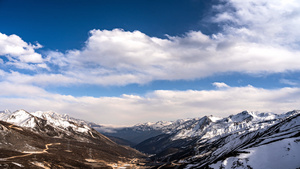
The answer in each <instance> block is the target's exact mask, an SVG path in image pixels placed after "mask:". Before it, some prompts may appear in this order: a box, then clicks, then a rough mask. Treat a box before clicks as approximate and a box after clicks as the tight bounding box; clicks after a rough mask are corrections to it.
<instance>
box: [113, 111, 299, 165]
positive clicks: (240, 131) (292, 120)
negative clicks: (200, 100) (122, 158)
mask: <svg viewBox="0 0 300 169" xmlns="http://www.w3.org/2000/svg"><path fill="white" fill-rule="evenodd" d="M156 124H161V125H156ZM112 130H113V129H112ZM120 130H123V131H125V130H124V129H117V132H115V133H116V136H118V135H117V134H118V132H119V131H120ZM131 130H133V131H134V130H135V131H138V132H141V133H142V132H143V131H146V132H149V131H159V132H160V133H161V134H158V135H156V136H154V137H151V138H148V139H146V140H144V141H142V142H141V143H139V144H137V145H136V146H135V148H137V149H138V150H140V151H142V152H145V153H148V154H153V156H152V160H153V161H156V162H158V163H161V165H162V166H161V168H175V167H182V168H223V167H225V168H266V167H267V168H282V167H283V166H284V167H283V168H297V167H300V162H299V160H296V159H300V153H298V152H300V143H299V139H300V134H299V133H300V112H299V111H291V112H288V113H286V114H281V115H277V114H273V113H259V112H248V111H244V112H241V113H239V114H236V115H231V116H229V117H226V118H218V117H213V116H205V117H202V118H194V119H185V120H177V121H174V122H158V123H145V124H142V125H136V126H133V127H131V128H130V130H128V129H127V131H130V132H131ZM121 136H122V135H121ZM119 137H120V136H119ZM277 146H278V147H279V148H278V149H277V150H276V149H274V148H273V147H277ZM283 149H285V150H288V151H279V150H283ZM262 150H268V151H267V152H266V151H262ZM272 150H274V151H272ZM280 152H281V153H280ZM269 156H270V158H271V157H274V159H276V160H277V161H279V162H278V163H280V165H275V163H274V160H270V159H268V157H269ZM282 157H284V158H282ZM257 159H262V160H261V161H260V163H261V164H259V165H262V166H266V167H259V165H258V164H256V162H257ZM254 163H255V164H254Z"/></svg>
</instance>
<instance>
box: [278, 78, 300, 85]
mask: <svg viewBox="0 0 300 169" xmlns="http://www.w3.org/2000/svg"><path fill="white" fill-rule="evenodd" d="M280 83H283V84H287V85H291V86H297V85H298V83H297V82H296V81H295V80H289V79H280Z"/></svg>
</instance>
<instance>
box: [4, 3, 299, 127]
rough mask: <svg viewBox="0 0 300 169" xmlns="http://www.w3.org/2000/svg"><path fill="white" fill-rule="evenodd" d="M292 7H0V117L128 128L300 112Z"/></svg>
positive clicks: (295, 5)
mask: <svg viewBox="0 0 300 169" xmlns="http://www.w3.org/2000/svg"><path fill="white" fill-rule="evenodd" d="M299 30H300V1H298V0H243V1H241V0H210V1H208V0H163V1H162V0H63V1H62V0H44V1H40V0H27V1H23V0H0V110H5V109H9V110H10V111H16V110H19V109H25V110H27V111H29V112H33V111H55V112H58V113H60V114H68V115H70V116H73V117H75V118H80V119H84V120H87V121H92V122H96V123H99V124H112V125H133V124H137V123H144V122H155V121H160V120H166V121H171V120H176V119H181V118H193V117H202V116H205V115H214V116H219V117H225V116H228V115H231V114H236V113H239V112H241V111H243V110H249V111H259V112H274V113H284V112H287V111H291V110H294V109H300V105H299V103H300V76H299V75H300V31H299Z"/></svg>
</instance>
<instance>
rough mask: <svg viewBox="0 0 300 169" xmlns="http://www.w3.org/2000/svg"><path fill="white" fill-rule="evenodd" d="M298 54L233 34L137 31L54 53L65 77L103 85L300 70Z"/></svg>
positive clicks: (97, 34)
mask: <svg viewBox="0 0 300 169" xmlns="http://www.w3.org/2000/svg"><path fill="white" fill-rule="evenodd" d="M299 55H300V51H298V50H290V49H289V48H285V47H284V46H278V45H277V46H276V45H275V46H272V45H270V44H263V43H253V42H248V41H245V40H243V39H240V38H239V37H235V36H232V35H222V34H218V35H214V36H213V37H212V38H211V37H209V36H207V35H204V34H202V33H201V32H196V31H192V32H189V33H187V34H186V35H185V36H183V37H171V36H169V37H168V39H159V38H155V37H149V36H147V35H145V34H143V33H141V32H139V31H134V32H126V31H123V30H120V29H115V30H112V31H108V30H103V31H101V30H93V31H91V36H90V37H89V39H88V41H87V42H86V47H84V48H83V49H82V50H71V51H68V52H67V53H66V54H62V53H52V54H51V55H49V62H50V63H52V64H57V65H58V66H60V68H61V72H62V74H63V75H64V76H67V77H70V78H77V79H78V81H81V82H82V83H93V84H99V85H126V84H130V83H139V84H144V83H147V82H150V81H153V80H182V79H183V80H188V79H197V78H203V77H208V76H212V75H214V74H216V73H223V72H242V73H250V74H261V73H263V74H269V73H278V72H285V71H299V70H300V67H299V66H298V65H299V64H300V60H299V59H298V56H299Z"/></svg>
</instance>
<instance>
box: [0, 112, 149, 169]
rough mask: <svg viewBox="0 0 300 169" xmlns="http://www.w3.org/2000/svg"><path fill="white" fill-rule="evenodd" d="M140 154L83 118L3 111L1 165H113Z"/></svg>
mask: <svg viewBox="0 0 300 169" xmlns="http://www.w3.org/2000/svg"><path fill="white" fill-rule="evenodd" d="M76 121H79V123H77V122H76ZM141 157H144V155H143V154H142V153H140V152H138V151H137V150H135V149H133V148H130V147H125V146H121V145H118V144H116V143H115V142H113V141H111V140H110V139H108V138H107V137H105V136H104V135H102V134H100V133H98V132H97V131H96V130H94V129H93V128H90V127H89V126H88V125H86V124H85V122H84V121H83V122H82V120H78V119H75V120H74V119H73V118H71V117H68V116H66V115H60V114H58V113H54V112H40V111H39V112H33V113H29V112H27V111H25V110H18V111H15V112H10V111H8V110H5V111H2V112H0V168H3V166H5V168H110V167H109V166H112V165H114V164H116V163H124V165H125V164H127V163H128V164H129V163H130V165H134V164H133V162H132V160H138V159H139V158H141Z"/></svg>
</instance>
